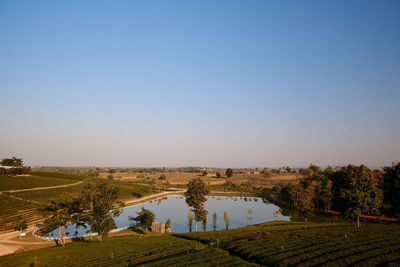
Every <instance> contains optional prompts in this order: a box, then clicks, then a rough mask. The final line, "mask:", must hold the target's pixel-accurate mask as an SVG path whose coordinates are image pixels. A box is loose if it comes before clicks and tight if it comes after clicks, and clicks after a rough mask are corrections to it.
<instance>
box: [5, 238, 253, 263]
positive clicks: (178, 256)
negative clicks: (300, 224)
mask: <svg viewBox="0 0 400 267" xmlns="http://www.w3.org/2000/svg"><path fill="white" fill-rule="evenodd" d="M210 262H213V263H215V264H218V265H220V266H221V265H226V266H228V265H229V266H248V263H247V262H246V261H243V260H241V259H240V258H238V257H232V256H230V255H229V253H227V252H226V251H224V250H221V249H214V248H208V247H207V246H205V245H203V244H202V243H200V242H196V241H191V240H186V239H182V238H178V237H174V236H170V235H149V236H143V237H141V236H122V237H111V238H106V239H105V240H104V241H103V242H97V241H91V242H74V243H69V244H67V245H66V247H65V248H62V247H52V248H48V249H39V250H33V251H29V252H26V253H21V254H17V255H15V256H14V255H8V256H3V257H0V265H2V266H29V265H31V266H37V265H39V266H40V265H43V266H46V265H48V266H109V265H113V266H126V265H133V266H136V265H140V266H142V265H143V266H160V265H163V266H168V265H171V264H173V265H175V266H188V265H189V266H190V265H202V264H203V265H204V264H209V263H210Z"/></svg>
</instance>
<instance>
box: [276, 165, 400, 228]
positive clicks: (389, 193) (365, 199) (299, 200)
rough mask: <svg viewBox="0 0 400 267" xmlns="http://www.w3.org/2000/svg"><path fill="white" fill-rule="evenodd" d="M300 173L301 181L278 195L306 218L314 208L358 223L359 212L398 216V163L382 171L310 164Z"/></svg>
mask: <svg viewBox="0 0 400 267" xmlns="http://www.w3.org/2000/svg"><path fill="white" fill-rule="evenodd" d="M301 173H302V178H301V180H300V183H298V184H290V185H288V186H285V187H283V188H281V189H280V190H279V195H278V198H279V200H281V201H285V202H288V203H291V204H292V205H293V206H294V207H296V208H297V209H299V210H300V212H301V214H302V215H303V216H304V217H305V220H306V221H307V217H308V216H309V215H310V213H311V212H312V211H313V210H314V209H325V210H328V211H329V210H335V211H340V212H341V213H342V214H343V215H344V216H345V217H349V218H354V219H356V221H357V225H358V226H359V218H360V215H362V214H363V215H381V214H386V215H390V216H397V217H399V218H400V163H399V164H397V165H396V164H393V166H391V167H385V168H384V169H383V171H379V170H371V169H369V168H368V167H366V166H365V165H360V166H354V165H348V166H346V167H342V168H340V169H338V170H336V171H334V170H333V168H332V167H327V168H326V169H325V170H322V169H321V168H320V167H318V166H316V165H313V164H311V165H310V166H309V167H308V168H306V169H303V170H302V172H301Z"/></svg>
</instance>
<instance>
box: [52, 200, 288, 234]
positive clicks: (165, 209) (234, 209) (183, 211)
mask: <svg viewBox="0 0 400 267" xmlns="http://www.w3.org/2000/svg"><path fill="white" fill-rule="evenodd" d="M207 198H208V200H207V201H206V202H205V209H206V210H207V211H208V215H207V231H211V230H213V227H212V224H213V216H212V214H213V213H214V212H216V213H217V225H218V226H217V230H221V229H225V221H224V211H226V212H227V213H228V214H229V216H230V226H229V229H232V228H238V227H243V226H246V225H249V224H258V223H262V222H266V221H273V220H275V215H274V213H275V211H277V210H278V209H279V207H278V206H276V205H274V204H270V203H264V202H263V201H262V199H261V198H257V197H250V198H249V197H247V198H244V197H242V198H241V197H235V196H233V197H230V196H228V197H226V196H207ZM142 207H144V208H146V209H148V210H151V211H152V212H153V213H154V214H155V215H156V219H155V220H156V221H158V222H165V221H166V219H167V218H171V222H172V227H171V231H172V232H176V233H186V232H189V227H188V221H187V216H188V209H189V207H188V206H187V205H186V203H185V197H184V196H182V195H170V196H167V197H164V198H160V199H156V200H153V201H149V202H145V203H141V204H137V205H134V206H129V207H125V208H124V209H123V212H122V214H121V215H120V216H119V217H117V218H115V223H116V225H117V228H124V227H129V226H130V225H132V221H130V220H129V217H136V216H137V212H138V211H140V209H141V208H142ZM279 220H284V221H290V217H288V216H283V215H279ZM193 229H194V223H193ZM202 229H203V226H202V223H201V222H200V223H198V230H201V231H202ZM87 230H89V228H86V229H85V228H84V227H78V228H75V227H74V226H70V227H68V236H69V237H74V236H76V237H80V236H83V235H85V234H86V232H87ZM48 236H51V237H57V236H58V230H57V229H56V230H54V231H52V232H50V233H49V234H48Z"/></svg>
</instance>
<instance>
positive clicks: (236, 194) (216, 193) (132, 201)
mask: <svg viewBox="0 0 400 267" xmlns="http://www.w3.org/2000/svg"><path fill="white" fill-rule="evenodd" d="M185 192H186V189H182V190H176V191H163V192H161V193H157V194H153V195H148V196H144V197H141V198H135V199H128V200H124V203H125V207H128V206H133V205H137V204H141V203H145V202H148V201H151V200H155V199H158V198H161V197H165V196H170V195H183V194H184V193H185ZM208 195H210V196H232V197H241V196H243V197H245V196H246V197H258V196H257V195H256V194H254V193H247V192H246V193H243V192H225V191H211V192H210V193H209V194H208Z"/></svg>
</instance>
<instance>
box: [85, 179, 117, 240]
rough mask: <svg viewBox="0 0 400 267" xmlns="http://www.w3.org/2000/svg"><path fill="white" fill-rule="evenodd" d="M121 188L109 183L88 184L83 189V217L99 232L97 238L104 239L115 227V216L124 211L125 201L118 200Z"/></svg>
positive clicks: (92, 228)
mask: <svg viewBox="0 0 400 267" xmlns="http://www.w3.org/2000/svg"><path fill="white" fill-rule="evenodd" d="M118 197H119V189H118V188H117V187H110V186H108V185H107V183H100V184H97V185H93V184H87V185H86V186H85V188H84V189H83V191H82V196H81V199H82V207H83V209H84V210H85V212H84V217H83V219H84V220H85V221H86V222H87V223H88V224H89V225H90V227H91V230H93V231H94V232H97V233H98V236H97V239H98V240H99V241H102V239H103V236H107V234H108V232H110V230H111V229H115V228H116V225H115V221H114V217H117V216H119V215H120V214H121V213H122V207H123V206H124V203H123V202H121V201H118Z"/></svg>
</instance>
